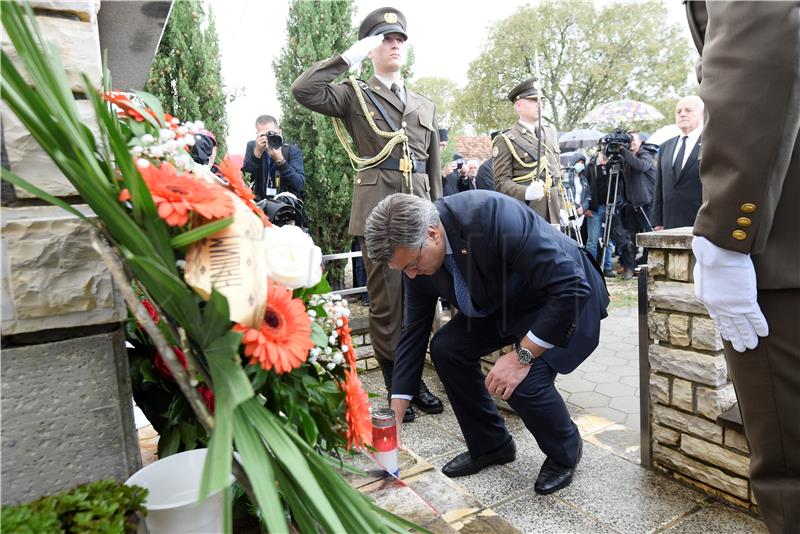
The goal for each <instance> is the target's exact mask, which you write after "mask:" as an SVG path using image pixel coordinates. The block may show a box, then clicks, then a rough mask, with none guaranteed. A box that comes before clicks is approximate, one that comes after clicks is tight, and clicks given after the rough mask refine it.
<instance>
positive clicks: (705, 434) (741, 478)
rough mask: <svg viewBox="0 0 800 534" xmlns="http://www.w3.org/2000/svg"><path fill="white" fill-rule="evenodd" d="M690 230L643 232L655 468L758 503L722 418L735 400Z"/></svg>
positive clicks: (745, 460)
mask: <svg viewBox="0 0 800 534" xmlns="http://www.w3.org/2000/svg"><path fill="white" fill-rule="evenodd" d="M691 230H692V229H691V228H688V227H687V228H676V229H672V230H663V231H660V232H650V233H646V234H639V235H638V236H637V243H638V245H639V246H642V247H645V248H647V249H648V264H647V276H648V278H647V294H648V296H647V298H648V317H647V320H648V325H649V333H650V345H649V359H650V410H651V414H652V417H651V421H650V430H651V436H652V451H653V465H654V466H655V467H656V468H657V469H659V470H662V471H664V472H666V473H668V474H670V475H672V476H674V477H675V478H676V479H678V480H681V481H683V482H685V483H688V484H691V485H693V486H696V487H699V488H700V489H702V490H703V491H706V492H708V493H711V494H714V495H716V496H718V497H722V498H724V499H725V500H727V501H729V502H732V503H734V504H736V505H739V506H742V507H744V508H752V507H753V506H754V500H753V498H752V491H751V489H750V482H749V479H748V469H749V465H750V458H749V452H748V448H747V441H746V439H745V437H744V435H743V434H741V433H740V432H737V431H735V430H733V429H731V428H729V427H728V425H725V426H723V425H722V424H720V422H719V421H718V418H719V416H720V415H721V414H722V413H723V412H725V411H726V410H728V409H729V408H731V407H732V406H733V405H734V404H736V393H735V392H734V389H733V384H732V383H731V382H730V377H729V376H728V369H727V364H726V361H725V356H724V354H723V351H722V339H721V338H720V336H719V333H718V332H717V329H716V327H715V326H714V321H712V320H711V318H710V317H709V316H708V311H707V310H706V308H705V306H703V304H702V303H700V301H698V300H697V299H696V298H695V296H694V283H693V282H694V280H693V275H692V270H693V268H694V263H695V260H694V257H693V256H692V250H691V243H692V231H691Z"/></svg>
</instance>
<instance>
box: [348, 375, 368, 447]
mask: <svg viewBox="0 0 800 534" xmlns="http://www.w3.org/2000/svg"><path fill="white" fill-rule="evenodd" d="M341 388H342V390H344V398H345V404H346V406H347V411H346V413H345V419H346V420H347V448H348V449H352V448H353V447H361V446H363V445H369V444H371V443H372V417H371V416H370V414H369V396H368V395H367V392H366V391H364V388H363V387H362V385H361V380H360V379H359V378H358V371H356V369H355V367H351V368H350V369H348V370H347V371H345V373H344V383H343V384H342V385H341Z"/></svg>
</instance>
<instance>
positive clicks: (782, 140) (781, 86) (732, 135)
mask: <svg viewBox="0 0 800 534" xmlns="http://www.w3.org/2000/svg"><path fill="white" fill-rule="evenodd" d="M706 7H707V10H708V25H707V28H706V34H705V39H704V41H705V42H704V43H703V49H702V78H703V79H702V81H701V83H700V97H701V98H702V99H703V101H704V102H705V116H706V118H707V121H706V124H705V127H704V129H703V145H702V162H701V165H700V179H701V181H702V184H703V189H704V196H705V197H706V199H705V202H704V203H703V206H702V207H701V208H700V211H699V213H698V215H697V219H696V221H695V225H694V233H695V235H700V236H703V237H706V238H707V239H708V240H710V241H711V242H713V243H714V244H715V245H717V246H720V247H722V248H725V249H729V250H735V251H737V252H742V253H753V254H758V253H760V252H763V251H764V248H765V247H766V243H767V239H768V237H769V234H770V230H771V228H772V221H773V217H774V214H775V209H776V207H777V205H778V201H779V200H780V197H781V190H782V188H783V183H784V180H785V179H786V175H787V173H788V170H789V162H790V159H791V156H792V151H793V147H794V146H795V143H796V141H797V137H798V127H799V126H800V75H798V69H800V3H798V2H707V3H706Z"/></svg>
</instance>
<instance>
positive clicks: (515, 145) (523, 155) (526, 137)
mask: <svg viewBox="0 0 800 534" xmlns="http://www.w3.org/2000/svg"><path fill="white" fill-rule="evenodd" d="M542 130H543V131H544V146H547V147H548V148H549V150H550V151H552V152H553V153H554V154H555V157H554V156H553V155H548V156H547V164H548V168H549V170H550V173H551V175H552V176H553V187H552V188H551V189H550V193H549V194H545V196H544V198H542V199H540V200H534V201H531V202H529V203H528V204H529V205H530V207H531V208H533V210H534V211H535V212H536V213H538V214H539V215H541V216H542V217H544V218H545V219H546V220H547V221H548V222H551V223H557V222H559V217H558V212H559V209H560V208H561V198H560V197H559V192H558V187H557V186H558V184H559V183H560V181H561V168H560V163H559V160H558V156H559V150H558V135H557V133H556V130H555V128H553V127H552V126H550V125H544V126H543V127H542ZM506 139H508V141H509V142H506ZM509 145H511V149H509ZM538 146H539V139H538V138H537V137H536V133H535V132H532V131H530V130H528V129H527V128H526V127H525V126H523V125H522V124H520V123H516V124H515V125H514V126H512V127H511V128H510V129H508V130H506V131H505V132H503V133H501V134H500V135H498V136H497V137H495V138H494V142H493V143H492V168H493V169H494V188H495V191H498V192H500V193H503V194H505V195H508V196H512V197H514V198H516V199H518V200H521V201H523V202H525V190H526V189H527V188H528V186H529V185H530V183H531V180H525V181H523V182H515V181H514V180H513V179H514V178H516V177H518V176H524V175H526V174H528V173H530V172H531V171H533V170H534V169H533V168H531V167H524V166H522V165H520V163H519V162H518V161H517V159H516V158H515V157H514V154H512V153H511V150H514V151H515V152H516V155H517V156H518V157H519V159H520V160H522V161H523V162H524V163H533V162H534V161H536V157H537V148H538ZM544 146H543V147H542V151H541V153H542V157H545V156H546V155H547V154H548V152H549V151H547V150H545V148H544ZM523 147H524V148H523ZM542 176H544V169H542Z"/></svg>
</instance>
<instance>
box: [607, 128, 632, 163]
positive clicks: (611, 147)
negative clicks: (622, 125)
mask: <svg viewBox="0 0 800 534" xmlns="http://www.w3.org/2000/svg"><path fill="white" fill-rule="evenodd" d="M632 141H633V136H632V135H631V134H629V133H628V132H626V131H625V130H620V129H616V130H614V131H613V132H611V133H610V134H608V135H607V136H605V137H603V138H602V139H600V143H601V144H602V145H604V146H605V149H604V153H605V155H606V157H607V158H609V159H611V158H614V157H618V158H619V157H622V155H621V153H622V147H625V148H627V149H629V150H630V148H631V142H632Z"/></svg>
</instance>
